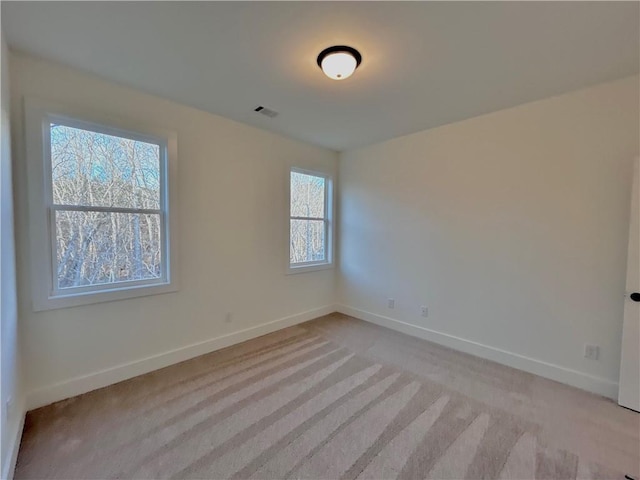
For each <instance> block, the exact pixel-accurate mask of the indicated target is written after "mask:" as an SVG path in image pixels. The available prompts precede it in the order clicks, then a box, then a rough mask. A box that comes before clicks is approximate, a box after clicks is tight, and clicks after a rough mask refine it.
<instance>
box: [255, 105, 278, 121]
mask: <svg viewBox="0 0 640 480" xmlns="http://www.w3.org/2000/svg"><path fill="white" fill-rule="evenodd" d="M253 111H254V112H258V113H259V114H261V115H264V116H265V117H269V118H274V117H277V116H278V112H276V111H275V110H271V109H270V108H267V107H263V106H262V105H260V106H259V107H256V108H254V109H253Z"/></svg>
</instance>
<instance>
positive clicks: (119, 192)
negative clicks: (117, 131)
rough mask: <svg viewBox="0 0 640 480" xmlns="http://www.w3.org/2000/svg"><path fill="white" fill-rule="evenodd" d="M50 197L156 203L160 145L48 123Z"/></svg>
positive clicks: (72, 201)
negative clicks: (49, 132) (51, 194)
mask: <svg viewBox="0 0 640 480" xmlns="http://www.w3.org/2000/svg"><path fill="white" fill-rule="evenodd" d="M50 128H51V173H52V180H53V186H52V187H53V202H54V203H57V204H63V205H84V206H101V207H121V208H148V209H159V208H160V147H159V146H158V145H154V144H151V143H145V142H140V141H137V140H131V139H129V138H121V137H114V136H112V135H105V134H103V133H97V132H91V131H88V130H82V129H79V128H73V127H68V126H65V125H58V124H51V125H50Z"/></svg>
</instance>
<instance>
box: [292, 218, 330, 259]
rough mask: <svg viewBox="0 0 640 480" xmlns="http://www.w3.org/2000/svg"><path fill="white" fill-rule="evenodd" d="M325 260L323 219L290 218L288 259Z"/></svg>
mask: <svg viewBox="0 0 640 480" xmlns="http://www.w3.org/2000/svg"><path fill="white" fill-rule="evenodd" d="M324 260H326V253H325V238H324V221H322V220H291V248H290V253H289V261H290V262H291V263H292V264H294V263H303V262H321V261H324Z"/></svg>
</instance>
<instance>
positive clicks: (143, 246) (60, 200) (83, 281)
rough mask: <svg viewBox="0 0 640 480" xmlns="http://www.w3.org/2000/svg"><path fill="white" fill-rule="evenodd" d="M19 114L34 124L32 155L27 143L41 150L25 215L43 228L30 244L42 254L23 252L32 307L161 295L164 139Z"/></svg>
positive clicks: (164, 274)
mask: <svg viewBox="0 0 640 480" xmlns="http://www.w3.org/2000/svg"><path fill="white" fill-rule="evenodd" d="M28 117H29V118H28V120H29V122H30V123H31V124H32V127H33V124H35V123H39V124H40V127H41V128H40V132H41V142H37V141H36V140H35V139H34V138H29V136H28V137H27V138H28V140H27V142H28V148H31V151H32V153H33V152H34V151H35V150H36V148H35V147H34V146H33V145H31V146H29V141H33V142H34V143H39V144H40V146H41V148H38V149H37V150H38V152H39V154H38V155H37V157H39V158H40V159H41V162H40V165H39V166H41V168H42V170H41V173H42V178H43V180H44V189H43V192H42V201H41V202H38V203H40V208H42V213H43V214H42V215H38V214H36V215H35V217H36V219H38V218H42V219H43V220H44V221H45V223H46V225H44V228H41V227H42V226H41V225H40V224H38V223H37V222H36V223H32V225H33V229H32V231H31V234H35V235H40V234H41V233H42V232H44V233H45V237H46V243H40V241H39V240H38V239H35V240H34V241H32V247H33V248H35V249H40V248H44V250H45V251H46V252H45V253H46V255H43V254H42V252H38V251H36V252H34V254H35V255H32V256H33V257H34V258H33V259H32V261H33V262H34V265H33V268H32V272H39V275H38V277H37V278H33V279H32V283H36V284H40V285H39V286H38V287H37V288H36V289H35V291H36V295H35V297H34V307H35V309H36V310H39V309H46V308H56V307H61V306H69V305H76V304H84V303H93V302H96V301H106V300H113V299H117V298H127V297H132V296H138V295H146V294H150V293H163V292H164V291H169V290H167V289H166V288H163V287H167V286H170V285H171V280H172V279H171V269H170V257H171V254H170V239H171V235H170V229H169V178H168V175H169V168H168V166H169V156H170V152H169V145H168V138H167V137H166V136H162V135H152V134H149V133H142V132H138V131H135V130H129V129H121V128H118V127H114V126H113V125H107V124H101V123H100V124H99V123H94V122H88V121H85V120H84V119H80V118H78V117H73V116H67V115H62V114H58V113H52V112H49V111H47V112H44V111H40V112H39V114H35V113H33V112H32V113H31V114H29V113H28ZM28 134H29V133H28ZM32 194H34V192H30V196H32ZM36 196H37V195H36ZM31 200H32V206H33V207H32V208H35V207H37V206H36V205H35V203H36V202H34V198H32V199H31ZM45 279H46V285H45V284H44V283H45ZM154 288H155V290H154ZM45 294H46V295H45Z"/></svg>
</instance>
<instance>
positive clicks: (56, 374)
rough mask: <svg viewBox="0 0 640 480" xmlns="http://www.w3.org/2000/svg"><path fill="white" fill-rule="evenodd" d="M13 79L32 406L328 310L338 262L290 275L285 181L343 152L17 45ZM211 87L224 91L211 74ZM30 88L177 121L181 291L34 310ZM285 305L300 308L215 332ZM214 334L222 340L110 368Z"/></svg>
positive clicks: (22, 297) (158, 121) (333, 165)
mask: <svg viewBox="0 0 640 480" xmlns="http://www.w3.org/2000/svg"><path fill="white" fill-rule="evenodd" d="M11 81H12V85H13V88H12V102H13V103H12V115H13V117H12V118H13V122H12V125H13V127H14V130H15V133H16V135H15V138H16V139H18V141H17V142H15V143H16V153H17V178H16V190H17V192H18V195H17V198H16V202H17V205H16V207H17V210H16V212H17V225H16V228H17V239H18V285H19V308H20V319H21V322H23V327H24V332H25V339H24V347H25V366H26V389H27V391H28V392H29V395H28V403H29V405H28V406H29V407H34V406H37V405H40V404H45V403H49V402H51V401H53V400H57V399H59V398H63V397H65V396H69V395H73V394H75V393H78V392H79V391H82V390H87V389H90V388H95V387H97V386H101V385H102V384H106V383H111V382H113V381H117V380H120V379H122V377H123V376H128V375H133V374H136V373H142V372H143V371H146V370H148V369H149V368H157V367H159V366H162V365H163V364H167V363H172V362H175V361H177V360H180V359H182V358H183V357H184V355H185V354H186V353H188V354H190V355H196V354H200V353H204V351H206V350H210V349H211V348H213V347H219V346H221V345H226V344H228V343H230V342H235V341H239V340H242V339H243V338H246V337H247V336H248V335H253V334H258V333H265V332H266V331H268V330H269V329H272V328H278V327H282V326H286V325H288V324H290V323H293V322H296V321H300V320H305V319H308V318H312V317H314V316H317V315H320V314H323V313H328V312H329V311H331V309H332V305H333V304H334V303H335V272H334V271H333V270H326V271H318V272H310V273H304V274H298V275H285V270H286V269H285V267H286V258H287V255H288V250H287V245H288V243H287V242H288V220H287V215H288V199H287V198H286V192H287V188H286V185H287V181H288V167H287V165H288V164H289V163H291V164H295V165H299V166H302V167H307V168H319V169H324V170H325V171H327V172H328V173H331V174H333V175H335V174H336V173H337V154H336V153H335V152H332V151H329V150H325V149H321V148H317V147H312V146H309V145H306V144H303V143H300V142H297V141H293V140H289V139H286V138H284V137H281V136H278V135H275V134H272V133H268V132H266V131H262V130H259V129H256V128H253V127H248V126H246V125H242V124H239V123H236V122H233V121H230V120H227V119H224V118H221V117H218V116H215V115H211V114H208V113H205V112H202V111H199V110H196V109H193V108H189V107H186V106H182V105H179V104H176V103H173V102H170V101H165V100H162V99H159V98H157V97H153V96H150V95H146V94H143V93H140V92H138V91H134V90H131V89H129V88H124V87H122V86H119V85H115V84H113V83H108V82H105V81H102V80H100V79H97V78H95V77H92V76H88V75H85V74H83V73H80V72H78V71H75V70H72V69H68V68H65V67H62V66H59V65H56V64H53V63H47V62H44V61H41V60H36V59H34V58H31V57H27V56H23V55H19V54H12V57H11ZM211 95H224V92H220V91H217V90H216V89H215V86H212V88H211ZM24 96H35V97H40V98H45V99H47V100H52V101H56V102H63V103H68V104H71V105H75V106H81V107H82V108H84V109H92V110H96V111H99V112H103V113H105V114H107V115H110V116H119V117H125V118H128V119H131V120H135V121H142V122H149V123H150V124H152V125H154V126H157V127H161V128H165V129H171V130H174V131H177V134H178V163H179V166H178V169H179V181H178V190H179V192H178V197H179V208H178V211H177V212H176V213H177V220H178V222H179V226H180V233H179V257H180V268H181V290H180V291H179V292H178V293H175V294H165V295H157V296H150V297H143V298H137V299H131V300H125V301H119V302H111V303H102V304H96V305H89V306H83V307H75V308H68V309H60V310H50V311H45V312H39V313H34V312H33V311H32V309H31V307H30V283H29V282H30V279H29V269H28V261H29V252H28V249H27V248H26V247H25V245H26V244H27V236H28V234H29V232H28V231H27V220H26V215H27V198H26V188H25V186H26V179H25V168H24V167H25V165H24V163H25V161H24V158H25V157H24V140H23V139H22V122H23V109H22V99H23V97H24ZM251 107H252V105H247V108H251ZM284 114H286V113H284ZM273 121H277V119H275V120H273ZM324 307H327V308H324ZM318 309H319V310H318ZM226 312H233V321H232V322H231V323H225V314H226ZM289 316H294V318H287V319H285V321H283V322H280V323H278V324H276V325H272V326H270V327H265V328H263V329H258V330H252V331H251V332H248V333H243V334H240V335H235V336H231V337H226V338H222V339H220V338H219V337H221V336H224V335H226V334H230V333H233V332H238V331H241V330H243V329H247V328H251V327H255V326H258V325H261V324H264V323H266V322H271V321H274V320H278V319H283V318H285V317H289ZM211 339H218V340H214V341H213V342H210V343H206V344H205V345H200V346H197V347H194V348H191V349H188V350H187V351H183V352H182V353H180V352H173V353H171V354H169V355H167V356H164V357H161V358H160V359H157V358H155V359H152V360H151V361H149V362H143V363H142V364H140V363H134V364H133V365H128V366H127V367H125V368H122V369H118V368H116V369H115V370H112V369H113V367H117V366H119V365H123V364H127V363H130V362H137V361H139V360H142V359H145V358H148V357H153V356H156V355H159V354H163V353H166V352H171V351H173V350H175V349H179V348H181V347H184V346H188V345H192V344H196V343H198V342H204V341H208V340H211ZM185 352H186V353H185ZM110 369H111V370H110ZM104 370H106V371H104ZM94 374H97V376H96V375H94ZM87 376H88V377H87Z"/></svg>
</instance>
